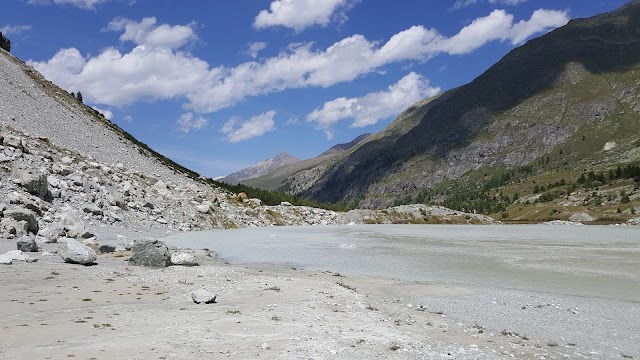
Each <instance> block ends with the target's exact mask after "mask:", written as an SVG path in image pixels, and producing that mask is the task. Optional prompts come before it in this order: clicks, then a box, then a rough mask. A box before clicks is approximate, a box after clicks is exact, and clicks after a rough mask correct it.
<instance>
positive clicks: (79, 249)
mask: <svg viewBox="0 0 640 360" xmlns="http://www.w3.org/2000/svg"><path fill="white" fill-rule="evenodd" d="M58 243H59V244H60V245H58V255H60V257H62V259H63V260H64V261H65V262H68V263H72V264H82V265H90V264H93V262H94V261H96V258H97V256H96V252H95V250H93V249H90V248H89V247H87V246H86V245H83V244H82V243H80V242H79V241H77V240H74V239H69V238H65V239H60V240H58Z"/></svg>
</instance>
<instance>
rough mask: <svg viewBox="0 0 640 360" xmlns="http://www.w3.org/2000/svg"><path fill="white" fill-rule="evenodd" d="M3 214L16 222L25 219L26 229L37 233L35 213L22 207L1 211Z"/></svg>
mask: <svg viewBox="0 0 640 360" xmlns="http://www.w3.org/2000/svg"><path fill="white" fill-rule="evenodd" d="M3 216H4V217H5V218H11V219H14V220H16V221H18V222H20V221H26V222H27V230H28V231H30V232H32V233H34V234H37V233H38V230H39V228H38V221H37V220H36V213H34V212H33V211H31V210H27V209H23V208H9V209H6V210H5V211H4V212H3Z"/></svg>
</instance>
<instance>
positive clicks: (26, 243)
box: [16, 236, 38, 252]
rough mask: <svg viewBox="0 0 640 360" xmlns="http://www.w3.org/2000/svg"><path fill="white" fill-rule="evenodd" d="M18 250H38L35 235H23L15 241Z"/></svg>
mask: <svg viewBox="0 0 640 360" xmlns="http://www.w3.org/2000/svg"><path fill="white" fill-rule="evenodd" d="M16 245H17V247H18V250H20V251H23V252H38V243H36V238H35V236H25V237H22V238H20V240H18V242H16Z"/></svg>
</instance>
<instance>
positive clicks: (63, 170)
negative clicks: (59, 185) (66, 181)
mask: <svg viewBox="0 0 640 360" xmlns="http://www.w3.org/2000/svg"><path fill="white" fill-rule="evenodd" d="M51 170H52V171H53V172H54V173H56V174H58V175H62V176H67V175H69V174H71V168H70V167H68V166H66V165H60V164H53V166H52V167H51Z"/></svg>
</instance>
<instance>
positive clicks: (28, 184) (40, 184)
mask: <svg viewBox="0 0 640 360" xmlns="http://www.w3.org/2000/svg"><path fill="white" fill-rule="evenodd" d="M16 179H17V180H18V182H19V183H20V185H21V186H22V187H23V188H25V190H27V191H28V192H29V193H30V194H33V195H36V196H37V197H39V198H42V199H44V198H45V197H46V196H47V194H48V193H49V183H48V181H47V176H46V175H44V174H39V173H37V172H35V171H33V170H17V171H16Z"/></svg>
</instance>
